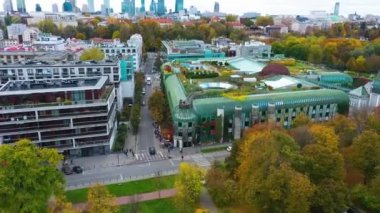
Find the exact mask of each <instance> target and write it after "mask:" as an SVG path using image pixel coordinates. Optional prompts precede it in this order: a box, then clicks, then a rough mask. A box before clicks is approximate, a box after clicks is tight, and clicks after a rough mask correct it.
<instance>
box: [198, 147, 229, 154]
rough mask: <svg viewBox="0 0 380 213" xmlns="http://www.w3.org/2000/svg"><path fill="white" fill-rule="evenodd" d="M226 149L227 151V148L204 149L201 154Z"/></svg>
mask: <svg viewBox="0 0 380 213" xmlns="http://www.w3.org/2000/svg"><path fill="white" fill-rule="evenodd" d="M226 149H227V146H219V147H213V148H206V149H202V150H201V152H202V153H210V152H218V151H223V150H226Z"/></svg>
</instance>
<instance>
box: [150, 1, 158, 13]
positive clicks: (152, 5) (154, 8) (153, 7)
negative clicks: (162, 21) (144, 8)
mask: <svg viewBox="0 0 380 213" xmlns="http://www.w3.org/2000/svg"><path fill="white" fill-rule="evenodd" d="M149 11H150V12H153V13H154V14H156V13H157V4H156V2H154V0H152V1H151V2H150V6H149Z"/></svg>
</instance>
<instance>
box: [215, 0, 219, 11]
mask: <svg viewBox="0 0 380 213" xmlns="http://www.w3.org/2000/svg"><path fill="white" fill-rule="evenodd" d="M214 13H219V2H217V1H216V2H215V4H214Z"/></svg>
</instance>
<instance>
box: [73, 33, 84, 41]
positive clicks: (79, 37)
mask: <svg viewBox="0 0 380 213" xmlns="http://www.w3.org/2000/svg"><path fill="white" fill-rule="evenodd" d="M75 38H76V39H80V40H85V39H86V35H85V34H83V33H77V34H76V35H75Z"/></svg>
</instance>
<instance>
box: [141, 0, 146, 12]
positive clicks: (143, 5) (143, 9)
mask: <svg viewBox="0 0 380 213" xmlns="http://www.w3.org/2000/svg"><path fill="white" fill-rule="evenodd" d="M140 12H142V13H145V0H141V7H140Z"/></svg>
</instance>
